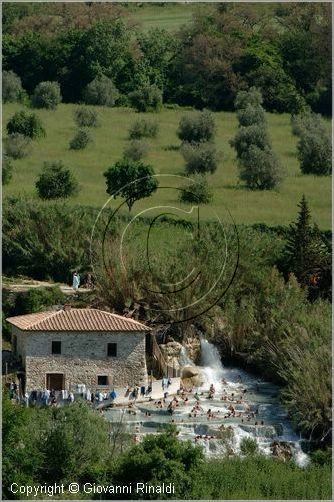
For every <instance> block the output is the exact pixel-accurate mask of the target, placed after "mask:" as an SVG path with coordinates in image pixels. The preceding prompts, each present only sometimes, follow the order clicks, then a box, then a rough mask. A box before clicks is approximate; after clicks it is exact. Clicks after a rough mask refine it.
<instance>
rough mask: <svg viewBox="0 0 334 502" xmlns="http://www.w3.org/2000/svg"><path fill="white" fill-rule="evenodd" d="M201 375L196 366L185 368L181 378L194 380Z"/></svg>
mask: <svg viewBox="0 0 334 502" xmlns="http://www.w3.org/2000/svg"><path fill="white" fill-rule="evenodd" d="M198 375H199V370H198V369H197V368H196V366H185V367H184V368H183V369H182V374H181V378H193V377H196V376H198Z"/></svg>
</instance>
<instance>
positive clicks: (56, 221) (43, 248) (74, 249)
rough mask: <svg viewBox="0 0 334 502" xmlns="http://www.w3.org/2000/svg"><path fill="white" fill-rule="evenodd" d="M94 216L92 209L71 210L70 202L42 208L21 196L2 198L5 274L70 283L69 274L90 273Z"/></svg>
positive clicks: (50, 202) (73, 208)
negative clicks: (90, 249) (78, 270)
mask: <svg viewBox="0 0 334 502" xmlns="http://www.w3.org/2000/svg"><path fill="white" fill-rule="evenodd" d="M96 216H97V212H96V211H95V210H94V209H92V208H85V207H83V206H82V205H80V206H76V205H74V206H73V204H72V202H71V201H70V200H68V201H65V200H64V199H57V200H54V201H49V202H48V203H47V204H45V202H44V201H41V200H38V199H37V200H36V198H26V197H24V196H22V195H21V194H20V195H19V196H18V197H5V198H4V200H3V237H2V239H3V240H2V250H3V270H4V273H6V274H7V275H15V276H17V275H25V276H29V277H33V278H34V279H40V280H50V278H51V279H53V280H54V281H57V282H69V281H70V280H71V273H70V271H71V270H76V269H78V268H80V270H83V271H84V270H89V267H90V253H89V243H90V234H91V229H92V227H93V225H94V221H95V220H96ZM51 236H52V238H51ZM73 239H75V245H73ZM14 315H16V314H14ZM17 315H19V313H17Z"/></svg>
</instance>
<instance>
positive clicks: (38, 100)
mask: <svg viewBox="0 0 334 502" xmlns="http://www.w3.org/2000/svg"><path fill="white" fill-rule="evenodd" d="M61 100H62V97H61V92H60V85H59V84H58V82H49V81H47V82H40V83H39V84H38V85H37V86H36V88H35V90H34V94H33V97H32V104H33V106H34V107H35V108H47V109H48V110H55V109H56V108H57V106H58V105H59V103H61Z"/></svg>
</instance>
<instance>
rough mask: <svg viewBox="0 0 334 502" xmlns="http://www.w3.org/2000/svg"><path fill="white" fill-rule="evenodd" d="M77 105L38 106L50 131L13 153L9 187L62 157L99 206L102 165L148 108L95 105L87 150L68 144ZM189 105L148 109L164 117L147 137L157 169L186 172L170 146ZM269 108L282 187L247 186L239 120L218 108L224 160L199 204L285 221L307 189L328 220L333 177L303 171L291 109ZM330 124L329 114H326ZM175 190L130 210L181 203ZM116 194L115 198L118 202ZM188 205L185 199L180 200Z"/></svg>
mask: <svg viewBox="0 0 334 502" xmlns="http://www.w3.org/2000/svg"><path fill="white" fill-rule="evenodd" d="M20 108H21V106H20V105H17V104H10V105H5V106H4V107H3V124H4V130H5V124H6V122H7V120H8V118H9V117H11V116H12V115H13V113H14V112H15V111H17V110H18V109H20ZM75 108H76V106H75V105H68V104H67V105H61V106H59V107H58V109H57V110H56V111H47V110H38V111H37V114H38V115H39V116H40V117H41V119H42V121H43V123H44V125H45V127H46V131H47V137H46V138H44V139H41V140H39V141H34V142H33V146H32V151H31V154H30V155H29V156H28V157H26V158H25V159H21V160H17V161H14V173H13V179H12V181H11V182H10V184H9V185H7V186H5V187H4V195H6V194H19V193H23V192H26V193H29V194H32V195H34V196H36V197H37V195H36V194H35V186H34V185H35V181H36V178H37V175H38V173H39V172H40V170H41V167H42V164H43V161H46V160H47V161H52V160H63V161H64V163H65V164H66V165H67V166H68V167H70V168H71V169H72V170H73V172H74V173H75V175H76V176H77V178H78V180H79V182H80V186H81V190H80V193H79V195H78V196H77V197H75V198H73V199H72V201H73V203H80V204H84V205H90V206H97V207H101V206H102V205H103V204H104V203H105V202H106V201H107V199H108V196H107V194H106V191H105V178H104V177H103V172H104V171H105V170H106V168H107V167H108V166H110V165H111V164H112V163H113V162H115V161H116V160H118V159H120V158H121V156H122V152H123V148H124V146H125V144H126V142H127V140H128V128H129V126H130V124H132V122H133V121H134V120H136V119H138V118H140V117H141V116H143V114H138V113H135V112H134V111H133V110H131V109H126V108H113V109H110V108H109V109H108V108H97V110H98V111H99V114H100V117H101V127H99V128H96V129H92V130H91V131H92V135H93V139H94V144H93V145H91V146H89V147H88V148H87V149H85V150H82V151H73V150H70V149H69V141H70V140H71V139H72V137H73V136H74V134H75V131H76V129H77V127H76V125H75V123H74V120H73V110H74V109H75ZM184 113H191V112H189V111H185V110H182V109H177V110H171V109H165V110H163V111H162V112H161V113H159V114H145V117H153V118H155V119H156V120H157V121H158V122H159V124H160V132H159V134H158V137H157V138H156V139H153V140H149V141H148V143H149V144H150V152H149V155H148V158H147V161H148V162H149V163H150V164H152V165H153V167H154V169H155V172H156V173H157V174H164V175H166V174H167V175H173V176H175V175H181V176H182V174H183V169H184V167H183V158H182V156H181V154H180V152H179V151H177V150H169V149H168V148H169V147H170V146H177V145H179V144H180V142H179V140H178V138H177V136H176V130H177V127H178V123H179V120H180V118H181V116H182V115H183V114H184ZM267 115H268V122H269V132H270V136H271V139H272V143H273V147H274V149H275V150H276V152H277V154H278V155H279V157H280V158H281V161H282V163H283V165H284V167H285V169H286V173H287V176H286V178H285V180H284V182H283V184H282V186H281V188H280V190H279V191H263V192H261V191H249V190H247V189H245V188H244V187H243V186H242V185H240V184H239V183H238V176H237V163H236V158H235V152H234V150H233V149H232V148H231V147H230V146H229V140H230V139H231V138H232V137H233V136H234V134H235V131H236V127H237V120H236V116H235V114H233V113H227V112H220V113H216V114H215V119H216V123H217V129H218V130H217V137H216V143H217V146H218V148H219V149H220V150H221V151H222V152H223V160H222V162H221V163H220V165H219V167H218V169H217V171H216V172H215V174H214V175H209V177H208V179H209V183H210V185H211V187H212V188H213V191H214V197H213V201H212V203H211V204H210V205H209V206H202V207H201V217H202V218H203V219H213V218H215V216H214V213H213V211H212V210H214V211H215V212H216V213H217V214H218V215H224V214H226V213H225V208H228V209H229V211H230V212H231V214H232V216H233V218H234V220H235V221H236V222H237V223H245V224H246V223H260V222H264V223H267V224H272V225H286V224H288V223H290V222H291V221H292V220H293V219H295V217H296V214H297V203H298V202H299V200H300V198H301V196H302V194H303V193H304V194H305V195H306V197H307V199H308V200H309V203H310V208H311V211H312V215H313V219H314V221H315V222H317V224H318V225H319V226H320V228H322V229H329V228H330V226H331V177H328V176H327V177H325V176H323V177H315V176H309V175H308V176H306V175H302V174H301V172H300V170H299V167H298V160H297V158H296V143H297V139H296V138H295V137H294V136H292V134H291V129H290V121H289V116H288V115H272V114H267ZM328 128H329V129H330V122H328ZM183 184H184V183H183V181H182V180H181V179H178V178H175V177H174V178H173V177H166V178H163V180H160V185H161V186H162V185H167V186H173V187H180V186H182V185H183ZM178 194H179V192H178V191H177V190H168V189H160V190H158V191H157V192H156V193H155V194H154V196H153V197H151V198H150V199H144V200H142V201H139V202H137V203H136V204H135V205H134V208H133V213H134V214H136V213H137V212H138V211H141V210H144V209H145V208H148V207H151V206H152V205H159V204H160V205H167V206H175V205H179V204H178V202H177V201H178ZM118 204H119V201H118V200H116V201H113V202H112V205H113V206H115V207H116V205H118ZM183 207H185V206H183Z"/></svg>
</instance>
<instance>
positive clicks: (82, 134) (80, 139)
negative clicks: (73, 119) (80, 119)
mask: <svg viewBox="0 0 334 502" xmlns="http://www.w3.org/2000/svg"><path fill="white" fill-rule="evenodd" d="M92 141H93V140H92V137H91V135H90V134H89V132H87V131H84V130H83V129H80V130H79V131H78V132H77V133H76V135H75V136H74V138H73V139H72V140H71V141H70V149H71V150H83V149H84V148H86V146H87V145H88V144H89V143H92Z"/></svg>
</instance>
